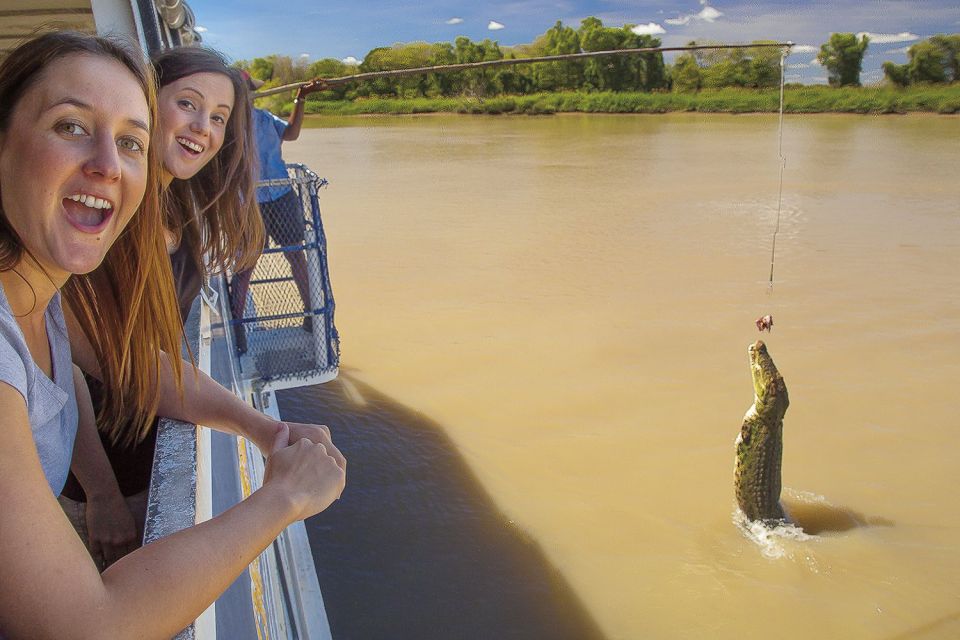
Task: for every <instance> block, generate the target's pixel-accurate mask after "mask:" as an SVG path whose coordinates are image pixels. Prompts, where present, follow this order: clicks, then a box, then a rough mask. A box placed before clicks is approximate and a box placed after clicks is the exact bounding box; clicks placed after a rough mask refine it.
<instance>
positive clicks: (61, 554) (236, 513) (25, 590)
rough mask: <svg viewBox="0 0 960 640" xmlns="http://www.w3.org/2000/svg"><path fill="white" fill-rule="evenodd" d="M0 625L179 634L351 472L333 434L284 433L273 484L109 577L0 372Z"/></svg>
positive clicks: (117, 634)
mask: <svg viewBox="0 0 960 640" xmlns="http://www.w3.org/2000/svg"><path fill="white" fill-rule="evenodd" d="M0 416H4V417H3V429H2V431H0V433H2V437H3V442H2V446H0V584H2V585H3V588H2V589H0V629H3V633H4V634H6V635H7V636H8V637H10V638H20V637H29V638H66V637H69V638H169V637H170V636H172V635H173V634H174V633H176V632H177V631H179V630H180V629H182V628H183V627H185V626H186V625H187V624H189V623H190V621H191V620H194V619H195V618H196V617H197V616H198V615H199V614H200V613H201V612H202V611H203V610H204V609H205V608H206V607H207V606H209V604H210V603H211V602H213V600H214V599H216V597H217V596H218V595H219V594H220V593H222V592H223V591H224V590H225V589H226V588H227V587H228V586H229V585H230V583H231V582H232V581H233V580H234V579H235V578H236V576H237V575H239V574H240V572H241V571H242V570H243V568H244V567H246V566H247V565H248V564H249V563H250V562H252V561H253V559H254V558H255V557H256V556H257V554H259V553H260V552H261V551H262V550H263V549H265V548H266V547H267V545H269V544H270V542H271V541H272V540H273V539H274V538H275V537H276V535H277V534H278V533H279V532H280V531H282V530H283V528H284V527H286V526H287V525H288V524H289V523H291V522H293V521H294V520H297V519H302V518H304V517H307V516H309V515H312V514H314V513H317V512H319V511H322V510H323V509H324V508H326V507H327V506H328V505H329V504H330V503H331V502H333V500H335V499H336V498H337V497H338V496H339V494H340V491H342V489H343V483H344V473H343V470H342V469H341V468H340V467H339V466H338V465H337V463H336V461H335V460H334V459H333V458H332V457H330V456H328V455H327V453H326V451H325V449H324V447H323V445H318V444H313V443H310V442H307V441H300V442H298V443H297V444H296V445H293V446H289V447H286V448H282V447H283V443H284V442H286V440H287V439H288V438H289V434H288V433H286V432H285V430H284V429H281V430H279V431H278V432H277V434H276V436H277V437H276V445H277V446H276V449H275V451H274V455H272V456H271V458H270V460H269V461H268V464H267V470H266V473H265V477H264V484H263V487H262V488H260V489H259V490H258V491H256V492H255V493H254V494H253V495H252V496H251V497H250V498H248V499H247V500H244V501H243V502H241V503H240V504H238V505H236V506H234V507H233V508H231V509H230V510H228V511H226V512H225V513H223V514H222V515H220V516H218V517H216V518H214V519H212V520H209V521H207V522H205V523H203V524H200V525H198V526H196V527H191V528H189V529H185V530H183V531H180V532H179V533H176V534H174V535H171V536H169V537H167V538H164V539H163V540H160V541H158V542H155V543H153V544H150V545H148V546H146V547H143V548H141V549H138V550H136V551H134V552H133V553H131V554H130V555H128V556H126V557H124V558H122V559H121V560H120V561H119V562H117V563H116V564H114V565H113V566H112V567H110V568H109V569H108V570H107V571H106V572H104V573H103V575H102V576H101V575H100V574H98V573H97V570H96V567H95V566H94V564H93V561H92V560H91V559H90V556H89V554H88V553H87V551H86V549H84V547H83V545H82V544H81V542H80V540H79V539H78V538H77V536H76V534H75V533H74V531H73V528H72V527H71V526H70V524H69V522H68V521H67V519H66V516H65V515H64V514H63V511H62V510H61V509H60V507H59V505H58V504H57V501H56V499H55V498H54V496H53V494H52V493H51V492H50V488H49V486H48V485H47V482H46V479H45V477H44V474H43V470H42V468H41V467H40V461H39V459H38V458H37V451H36V446H35V445H34V442H33V437H32V434H31V431H30V425H29V423H28V418H27V410H26V405H25V403H24V400H23V397H22V396H21V395H20V394H19V393H18V392H17V391H16V390H14V389H13V388H12V387H10V386H9V385H7V384H3V383H0Z"/></svg>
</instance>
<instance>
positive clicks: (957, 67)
mask: <svg viewBox="0 0 960 640" xmlns="http://www.w3.org/2000/svg"><path fill="white" fill-rule="evenodd" d="M930 42H932V43H933V44H935V45H936V46H937V47H939V48H940V50H941V51H942V52H943V56H944V67H945V68H946V69H947V74H946V75H947V80H948V81H949V82H960V33H955V34H953V35H949V36H946V35H936V36H931V37H930Z"/></svg>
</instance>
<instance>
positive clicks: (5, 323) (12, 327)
mask: <svg viewBox="0 0 960 640" xmlns="http://www.w3.org/2000/svg"><path fill="white" fill-rule="evenodd" d="M45 318H46V323H47V339H48V340H49V341H50V359H51V361H52V363H53V380H51V379H50V378H48V377H47V376H46V374H45V373H44V372H43V371H41V370H40V368H39V367H37V365H36V363H35V362H34V361H33V357H32V356H31V355H30V350H29V349H28V348H27V341H26V340H25V339H24V337H23V331H21V330H20V325H18V324H17V321H16V319H14V317H13V312H12V311H11V310H10V304H9V303H8V302H7V295H6V293H5V292H4V290H3V286H0V382H5V383H7V384H8V385H10V386H11V387H13V388H14V389H16V390H17V391H19V392H20V395H22V396H23V399H24V400H25V401H26V403H27V415H28V416H29V420H30V429H31V431H33V441H34V443H36V445H37V454H38V455H39V456H40V465H41V466H42V467H43V472H44V474H46V476H47V482H48V483H49V484H50V490H51V491H53V494H54V495H60V491H61V490H62V489H63V484H64V483H65V482H66V480H67V472H68V471H69V470H70V460H71V459H72V458H73V441H74V439H76V436H77V397H76V394H75V390H74V387H73V363H72V362H71V359H70V342H69V341H68V339H67V324H66V322H64V319H63V308H62V307H61V306H60V293H59V292H57V293H55V294H54V296H53V299H51V300H50V304H49V305H47V311H46V313H45Z"/></svg>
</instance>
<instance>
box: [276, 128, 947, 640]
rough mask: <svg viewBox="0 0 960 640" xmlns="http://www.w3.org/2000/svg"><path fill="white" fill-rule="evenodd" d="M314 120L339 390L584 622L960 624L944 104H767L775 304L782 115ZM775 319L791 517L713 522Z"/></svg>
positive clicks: (651, 630)
mask: <svg viewBox="0 0 960 640" xmlns="http://www.w3.org/2000/svg"><path fill="white" fill-rule="evenodd" d="M311 124H312V125H316V126H318V127H319V128H311V129H305V130H304V131H303V134H302V136H301V138H300V140H298V141H296V142H293V143H288V144H287V145H286V152H285V153H286V157H287V159H288V160H290V161H301V162H306V163H307V164H308V165H309V166H310V167H312V168H313V169H314V170H315V171H317V172H318V173H319V174H320V175H323V176H325V177H327V178H328V179H329V180H330V182H331V185H330V187H329V188H328V189H326V190H325V191H324V192H323V193H322V194H321V203H322V207H323V213H324V221H325V225H326V233H327V238H328V243H329V252H330V270H331V277H332V279H333V286H334V292H335V294H336V298H337V325H338V327H339V329H340V332H341V335H342V350H343V355H342V365H343V366H342V376H341V378H342V379H343V380H344V381H345V383H346V384H347V385H348V387H349V389H348V390H349V391H350V394H351V395H350V397H351V398H352V402H355V403H356V405H357V406H358V407H360V406H363V405H364V403H365V402H369V401H370V397H369V396H370V394H371V393H372V392H374V391H375V393H376V394H377V397H383V398H389V399H390V400H391V402H393V403H396V405H397V406H402V407H404V408H405V409H406V410H408V411H409V412H410V415H416V416H421V417H423V419H424V420H425V421H427V422H428V423H429V424H430V425H432V427H431V428H434V429H437V430H438V431H441V432H442V434H443V436H444V437H445V438H448V439H449V441H450V443H452V444H451V446H452V447H454V448H455V450H456V452H457V454H459V456H461V457H462V459H463V461H464V462H465V471H464V472H465V473H469V474H472V476H473V477H474V478H475V479H476V481H477V482H478V483H479V486H480V487H482V490H483V491H484V492H486V494H487V495H488V496H489V498H490V500H491V501H492V503H493V504H494V505H495V506H496V508H497V509H498V510H499V511H500V512H501V513H502V514H503V515H504V517H505V518H506V519H508V520H509V521H510V522H511V524H512V526H515V527H516V528H517V530H518V531H519V532H521V533H522V535H524V536H527V537H529V539H530V540H531V541H533V542H534V543H535V544H536V545H538V546H539V548H540V549H541V550H542V553H543V556H544V557H545V559H546V562H548V563H549V564H550V565H551V566H552V568H553V569H555V571H556V572H558V574H559V576H560V577H561V578H562V580H563V581H564V582H565V584H566V585H567V586H568V588H569V589H570V590H571V591H572V592H573V593H574V594H575V596H576V598H577V600H578V601H579V602H580V603H581V604H582V606H583V608H584V609H585V611H586V612H587V613H588V615H589V617H590V618H591V619H592V620H593V621H594V622H595V624H596V625H597V627H598V628H599V629H600V631H601V632H602V634H603V635H604V636H606V637H608V638H623V639H634V638H731V639H733V638H736V639H743V638H769V637H775V638H777V639H778V640H785V639H791V638H797V639H801V638H802V639H807V638H870V639H873V638H889V639H891V640H892V639H894V638H948V637H957V636H958V635H960V579H958V575H960V509H958V501H957V487H958V486H960V464H958V463H957V460H958V448H960V447H958V445H960V417H958V416H960V393H958V391H957V381H958V380H960V117H951V116H942V117H937V116H902V117H896V116H885V117H870V116H804V115H801V116H788V117H787V118H786V121H785V123H784V131H783V150H784V155H785V157H786V167H785V171H784V185H783V206H782V213H781V219H780V231H779V234H778V236H777V244H776V249H777V250H776V255H775V261H774V267H775V269H774V286H773V288H772V290H770V288H769V287H768V276H769V271H770V262H771V243H772V240H773V231H774V228H775V225H776V211H777V175H778V161H777V119H776V117H775V116H769V115H757V116H753V115H749V116H728V115H714V116H705V115H696V114H678V115H667V116H606V115H569V116H554V117H482V116H480V117H464V116H426V117H416V116H412V117H385V118H379V117H378V118H352V119H332V118H326V119H323V118H321V119H317V120H314V121H313V122H311ZM764 314H772V315H773V318H774V320H775V326H774V327H773V331H772V332H771V333H769V334H766V333H764V334H763V336H762V337H763V339H764V340H765V341H766V342H767V345H768V347H769V349H770V353H771V355H772V356H773V358H774V360H775V361H776V363H777V366H778V367H779V369H780V371H781V373H782V374H783V376H784V379H785V380H786V383H787V386H788V388H789V391H790V399H791V406H790V409H789V411H788V412H787V414H786V418H785V421H784V455H783V485H784V493H783V502H784V504H785V506H786V508H787V510H788V511H789V512H790V513H791V514H792V515H793V517H794V519H795V520H796V521H797V523H798V525H799V526H800V527H802V529H803V530H802V531H801V530H800V529H799V528H784V529H781V530H778V531H775V532H772V533H767V532H753V533H750V532H748V531H745V530H743V529H742V528H740V527H738V526H736V525H735V524H734V511H735V503H734V498H733V455H734V439H735V437H736V435H737V433H738V430H739V427H740V423H741V419H742V417H743V414H744V412H745V411H746V409H747V408H748V407H749V406H750V404H751V402H752V398H753V396H752V387H751V382H750V373H749V370H748V366H747V365H748V360H747V346H748V344H750V343H751V342H752V341H753V340H756V339H757V337H758V333H757V330H756V327H755V326H754V320H755V319H756V318H757V317H759V316H761V315H764ZM337 384H340V383H337ZM330 422H331V426H332V427H333V428H334V431H335V437H340V438H343V439H345V440H349V439H350V437H351V436H350V433H349V431H347V432H337V431H336V429H337V425H336V424H334V421H333V420H331V421H330ZM351 473H355V474H360V473H361V471H359V470H356V469H354V468H351ZM358 477H359V476H358ZM348 485H349V483H348ZM349 491H350V487H349V486H348V492H349ZM412 570H414V571H415V569H412ZM334 579H335V578H334ZM366 579H367V580H368V581H369V584H374V583H376V580H377V576H376V575H375V574H374V575H370V576H367V578H366ZM324 589H325V591H326V590H327V586H324ZM328 606H329V603H328ZM368 615H371V616H376V615H377V612H376V611H369V612H368ZM332 617H335V613H334V614H332ZM335 635H336V634H335ZM358 637H359V636H358ZM395 637H403V634H402V633H400V635H397V636H395ZM437 637H442V634H441V635H438V636H437ZM478 637H483V636H482V633H480V634H478ZM545 637H547V636H545Z"/></svg>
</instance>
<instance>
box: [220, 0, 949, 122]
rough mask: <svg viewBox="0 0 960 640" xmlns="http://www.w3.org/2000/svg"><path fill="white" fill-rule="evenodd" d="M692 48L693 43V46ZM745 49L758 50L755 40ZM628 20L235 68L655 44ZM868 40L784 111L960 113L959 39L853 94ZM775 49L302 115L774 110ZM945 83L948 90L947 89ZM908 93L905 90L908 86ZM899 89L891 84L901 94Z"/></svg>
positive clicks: (465, 88) (333, 98) (404, 63)
mask: <svg viewBox="0 0 960 640" xmlns="http://www.w3.org/2000/svg"><path fill="white" fill-rule="evenodd" d="M691 44H695V43H691ZM753 44H762V42H755V43H753ZM659 46H660V41H659V40H658V39H657V38H654V37H652V36H649V35H637V34H636V33H634V32H633V26H632V25H624V26H623V27H621V28H613V27H606V26H604V25H603V23H602V22H601V21H600V20H599V19H598V18H593V17H591V18H587V19H585V20H583V21H582V22H581V24H580V27H579V28H578V29H574V28H572V27H568V26H564V25H563V24H562V23H561V22H557V23H556V24H554V25H553V26H552V27H551V28H549V29H548V30H547V31H546V32H545V33H543V34H542V35H540V36H539V37H537V38H536V39H535V40H534V41H533V42H532V43H530V44H527V45H518V46H515V47H501V46H500V45H499V44H498V43H497V42H494V41H491V40H483V41H482V42H473V41H471V40H470V39H469V38H466V37H459V38H457V39H456V40H455V41H454V42H453V43H450V42H437V43H426V42H413V43H401V44H395V45H393V46H390V47H378V48H376V49H373V50H371V51H370V52H369V53H368V54H367V55H366V56H365V57H364V59H363V61H362V62H360V63H358V64H348V63H345V62H343V61H340V60H335V59H330V58H328V59H323V60H319V61H317V62H314V63H312V64H307V63H305V62H300V61H293V60H291V59H290V58H289V57H286V56H280V55H272V56H267V57H263V58H255V59H253V60H251V61H242V62H240V63H238V65H239V66H241V67H243V68H245V69H247V70H248V71H249V72H250V73H251V75H253V76H254V77H256V78H260V79H262V80H264V81H266V83H267V84H266V85H265V86H266V87H271V86H278V85H283V84H289V83H292V82H298V81H303V80H307V79H310V78H315V77H323V78H328V79H329V78H338V77H345V76H349V75H353V74H356V73H364V72H376V71H388V70H394V69H410V68H416V67H428V66H440V65H448V64H459V63H470V62H482V61H487V60H501V59H510V58H525V57H538V56H549V55H559V54H565V53H578V52H580V51H606V50H613V49H633V48H643V47H659ZM868 46H869V40H868V39H867V38H866V37H865V36H864V37H861V38H857V37H856V36H855V35H854V34H851V33H835V34H832V35H831V37H830V40H829V41H828V42H827V43H824V44H823V45H822V47H821V49H820V53H819V55H818V56H817V59H818V61H819V62H820V64H822V65H823V66H824V68H825V69H826V71H827V73H828V76H829V82H830V86H829V87H823V86H819V87H802V86H795V87H790V88H789V90H788V91H787V93H786V103H785V109H786V110H787V111H789V112H798V113H800V112H802V113H811V112H827V111H837V112H853V113H901V112H907V111H931V112H938V113H957V112H960V104H958V96H960V84H958V81H960V35H952V36H934V37H931V38H930V39H928V40H925V41H922V42H919V43H917V44H915V45H914V46H913V47H911V48H910V51H909V54H908V56H909V61H908V62H907V64H905V65H895V64H893V63H891V62H888V63H886V64H885V65H884V71H885V72H886V77H887V83H886V84H887V86H884V87H867V88H862V87H860V69H861V65H862V61H863V57H864V53H865V52H866V50H867V47H868ZM779 63H780V51H779V49H777V48H775V47H769V48H762V47H750V46H745V47H743V48H735V49H722V50H720V49H716V50H699V51H693V52H689V53H684V54H682V55H679V56H677V58H676V59H675V60H674V63H673V64H672V65H668V64H666V63H665V62H664V60H663V55H662V53H660V52H651V53H644V54H637V55H628V56H616V57H607V58H596V59H588V60H575V61H558V62H546V63H536V64H522V65H511V66H502V67H495V68H488V69H470V70H464V71H458V72H447V73H425V74H422V75H416V76H410V77H405V78H391V79H378V80H374V81H367V82H362V83H355V84H347V85H341V86H339V87H335V88H331V89H329V90H326V91H322V92H319V93H317V94H314V95H312V96H311V97H310V100H309V101H308V103H307V111H308V113H339V114H354V113H425V112H459V113H534V114H535V113H554V112H565V111H583V112H608V113H662V112H667V111H705V112H714V111H723V112H734V113H744V112H762V111H776V110H777V107H778V104H779V94H778V91H777V89H778V87H779V82H780V68H779ZM951 83H952V84H951ZM907 85H910V86H909V87H908V88H906V89H904V87H907ZM898 88H899V89H898ZM290 99H291V96H289V95H286V96H284V95H280V96H276V97H273V98H267V99H265V100H263V101H262V102H261V103H258V104H261V105H262V106H265V107H266V108H268V109H271V110H272V111H275V112H286V111H288V110H289V108H290V104H289V101H290Z"/></svg>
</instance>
